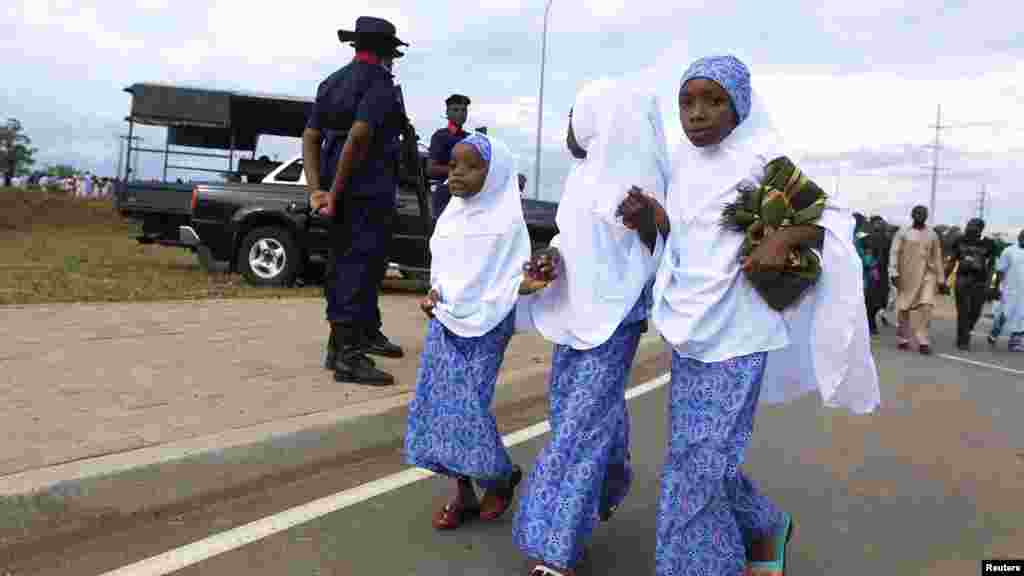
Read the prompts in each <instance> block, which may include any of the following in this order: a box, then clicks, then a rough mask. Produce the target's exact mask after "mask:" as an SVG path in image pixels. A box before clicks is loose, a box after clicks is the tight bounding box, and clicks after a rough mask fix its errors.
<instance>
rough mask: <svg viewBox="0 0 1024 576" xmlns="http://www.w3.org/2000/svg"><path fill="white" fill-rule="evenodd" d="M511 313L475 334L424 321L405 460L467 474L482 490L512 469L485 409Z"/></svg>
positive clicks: (509, 332) (512, 317) (508, 336)
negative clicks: (459, 333) (424, 334)
mask: <svg viewBox="0 0 1024 576" xmlns="http://www.w3.org/2000/svg"><path fill="white" fill-rule="evenodd" d="M514 320H515V311H514V310H513V312H512V313H511V314H509V315H508V317H506V318H505V320H503V321H502V322H501V323H500V324H498V325H497V326H495V327H494V328H493V329H492V330H491V331H490V332H488V333H487V334H484V335H483V336H479V337H476V338H463V337H461V336H457V335H455V334H454V333H452V332H451V331H450V330H448V329H447V328H445V327H444V325H443V324H441V323H440V322H438V321H437V320H436V319H432V320H430V324H429V326H428V328H427V340H426V343H425V345H424V347H423V355H422V356H421V357H420V365H419V369H418V371H417V373H416V396H415V398H413V401H412V402H411V403H410V404H409V418H408V426H407V430H406V434H405V458H406V461H407V462H408V463H409V464H412V465H413V466H417V467H420V468H426V469H427V470H431V471H433V472H437V473H438V474H443V475H445V476H467V477H470V478H473V479H474V480H476V481H477V484H479V485H480V486H481V487H482V488H484V489H487V488H491V487H494V486H495V485H496V483H497V482H499V481H501V480H503V479H505V478H507V477H508V476H509V474H511V473H512V460H511V459H510V458H509V455H508V451H507V450H506V449H505V444H504V443H503V442H502V440H501V435H500V434H499V433H498V425H497V422H496V421H495V420H494V414H492V413H491V402H492V401H493V399H494V385H495V383H496V382H497V379H498V370H500V369H501V363H502V361H503V360H504V358H505V348H506V347H507V346H508V343H509V340H510V339H511V338H512V333H513V328H514Z"/></svg>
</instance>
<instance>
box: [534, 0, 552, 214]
mask: <svg viewBox="0 0 1024 576" xmlns="http://www.w3.org/2000/svg"><path fill="white" fill-rule="evenodd" d="M552 1H553V0H547V2H545V3H544V33H543V34H542V35H541V40H540V95H539V96H538V97H537V150H536V153H535V154H536V157H535V159H534V162H533V186H534V188H533V190H534V192H533V197H534V198H540V143H541V131H542V130H543V127H544V63H545V60H547V52H548V13H549V12H550V11H551V2H552Z"/></svg>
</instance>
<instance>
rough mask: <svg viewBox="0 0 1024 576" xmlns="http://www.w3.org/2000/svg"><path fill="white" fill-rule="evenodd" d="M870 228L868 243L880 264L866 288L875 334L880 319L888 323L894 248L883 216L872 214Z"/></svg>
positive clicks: (869, 320)
mask: <svg viewBox="0 0 1024 576" xmlns="http://www.w3.org/2000/svg"><path fill="white" fill-rule="evenodd" d="M868 229H869V236H868V237H867V239H866V244H867V245H868V246H869V247H870V248H871V250H872V251H873V252H874V254H875V257H877V258H878V266H877V267H876V268H875V269H876V270H877V271H878V273H877V274H875V275H872V276H871V281H870V282H869V283H868V285H867V286H865V288H864V290H865V299H866V300H867V305H868V325H869V326H870V327H871V333H872V334H873V335H874V334H877V333H878V324H877V321H878V320H882V322H883V323H888V320H887V319H886V318H885V308H886V307H887V306H888V304H889V292H890V290H889V282H890V281H889V251H890V249H891V248H892V236H890V235H889V225H888V224H886V222H885V220H883V219H882V217H881V216H877V215H875V216H872V217H871V220H870V225H869V226H868Z"/></svg>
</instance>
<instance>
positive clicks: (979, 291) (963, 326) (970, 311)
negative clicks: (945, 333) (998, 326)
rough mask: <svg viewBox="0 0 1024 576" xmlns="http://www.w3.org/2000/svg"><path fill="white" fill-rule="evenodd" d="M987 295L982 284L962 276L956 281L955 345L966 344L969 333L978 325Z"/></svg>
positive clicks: (969, 336) (969, 338) (985, 288)
mask: <svg viewBox="0 0 1024 576" xmlns="http://www.w3.org/2000/svg"><path fill="white" fill-rule="evenodd" d="M987 294H988V290H987V287H986V285H985V283H984V282H978V281H976V280H973V279H969V278H966V277H964V276H958V277H957V279H956V341H957V344H968V343H970V341H971V331H972V330H974V327H975V326H976V325H977V324H978V319H979V318H981V312H982V310H983V309H984V308H985V297H986V296H987Z"/></svg>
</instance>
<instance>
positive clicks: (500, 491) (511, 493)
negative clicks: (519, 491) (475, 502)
mask: <svg viewBox="0 0 1024 576" xmlns="http://www.w3.org/2000/svg"><path fill="white" fill-rule="evenodd" d="M522 481H523V469H522V468H520V467H519V466H513V467H512V473H511V474H510V475H509V477H508V481H507V483H506V484H505V485H504V486H501V487H499V488H495V489H494V498H495V499H497V500H498V503H499V506H498V508H497V509H496V510H494V511H492V512H490V513H488V514H486V515H485V514H483V513H481V514H480V519H481V520H483V521H485V522H493V521H494V520H497V519H498V518H501V517H502V516H503V515H504V514H505V512H508V509H509V508H511V507H512V499H513V498H514V497H515V494H516V486H518V485H519V483H520V482H522ZM486 500H487V495H486V494H485V495H484V501H486Z"/></svg>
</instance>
